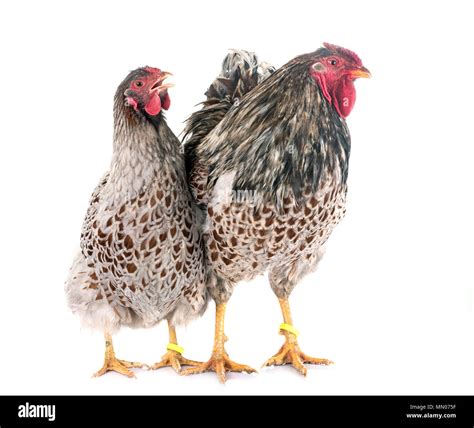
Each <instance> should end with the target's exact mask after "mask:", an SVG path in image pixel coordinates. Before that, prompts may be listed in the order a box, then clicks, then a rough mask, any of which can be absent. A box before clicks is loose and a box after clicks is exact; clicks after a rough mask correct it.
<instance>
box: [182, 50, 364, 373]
mask: <svg viewBox="0 0 474 428" xmlns="http://www.w3.org/2000/svg"><path fill="white" fill-rule="evenodd" d="M236 59H239V58H236ZM246 63H248V61H246V60H244V61H243V64H244V66H243V69H244V70H249V69H250V70H253V73H252V72H250V75H251V76H254V78H253V80H252V79H250V80H248V76H247V75H245V74H242V73H241V71H240V70H241V68H242V62H239V61H236V63H235V64H234V65H233V66H232V67H234V69H235V70H236V72H235V73H232V69H231V70H229V73H230V75H229V76H223V77H227V78H226V79H223V78H218V79H217V80H216V81H215V82H214V83H213V85H211V88H210V89H209V90H208V92H207V95H208V100H207V101H206V102H205V103H204V108H203V109H202V110H201V111H198V112H196V113H194V114H193V115H192V116H191V118H190V119H189V121H188V126H187V135H188V137H189V139H188V143H187V150H186V154H187V159H186V162H187V168H188V176H189V180H190V183H191V187H192V188H193V192H194V195H195V197H196V198H197V201H198V202H199V203H200V204H202V205H203V206H205V207H207V220H206V248H207V260H208V264H209V265H210V267H211V269H212V271H213V272H214V275H213V276H212V278H211V280H210V282H209V284H208V289H209V291H210V293H211V296H212V297H213V299H214V300H215V302H216V306H217V313H216V332H215V343H214V349H213V353H212V356H211V359H210V360H209V361H208V362H207V363H203V364H201V365H199V366H197V367H193V368H190V369H188V370H186V371H184V374H192V373H200V372H203V371H208V370H214V371H216V372H217V374H218V376H219V378H220V380H221V381H225V372H226V371H247V372H249V371H251V370H252V369H251V368H250V367H248V366H242V365H240V364H236V363H234V362H233V361H232V360H230V358H229V356H228V355H227V353H226V351H225V349H224V340H225V335H224V314H225V308H226V303H227V302H228V300H229V298H230V296H231V294H232V291H233V288H234V286H235V285H236V284H237V282H239V281H241V280H250V279H252V278H254V277H255V276H256V275H258V274H261V273H263V272H265V271H268V272H269V280H270V286H271V288H272V290H273V291H274V293H275V294H276V296H277V297H278V299H279V302H280V306H281V310H282V313H283V324H281V325H280V332H281V333H282V334H283V335H284V336H285V343H284V344H283V346H282V347H281V349H280V350H279V351H278V353H277V354H275V355H274V356H273V357H272V358H270V359H269V360H267V362H266V363H265V365H281V364H292V365H293V366H294V367H295V368H296V369H297V370H298V371H299V372H300V373H302V374H306V371H307V369H306V367H305V366H304V363H311V364H330V363H331V362H330V361H329V360H326V359H320V358H312V357H309V356H307V355H305V354H304V353H303V352H302V351H301V350H300V348H299V346H298V342H297V335H298V332H297V330H296V328H295V327H294V326H293V322H292V318H291V313H290V305H289V302H288V298H289V296H290V294H291V291H292V290H293V288H294V287H295V285H296V284H297V283H298V282H299V281H300V280H301V278H302V277H303V276H304V275H305V274H307V273H308V272H310V271H312V270H314V269H315V267H316V265H317V263H318V262H319V260H320V259H321V257H322V254H323V249H324V244H325V243H326V241H327V239H328V238H329V236H330V234H331V232H332V230H333V228H334V226H336V225H337V224H338V223H339V221H340V220H341V219H342V217H343V216H344V212H345V199H346V191H347V174H348V162H349V154H350V147H351V143H350V136H349V130H348V128H347V125H346V121H345V118H346V117H347V116H348V115H349V113H350V112H351V110H352V108H353V106H354V102H355V88H354V80H355V79H357V78H359V77H369V76H370V74H369V71H368V70H367V69H366V68H365V67H364V66H363V65H362V62H361V60H360V59H359V57H358V56H357V55H356V54H355V53H353V52H351V51H349V50H347V49H344V48H341V47H339V46H335V45H331V44H328V43H325V44H324V47H322V48H320V49H318V50H316V51H315V52H312V53H310V54H306V55H301V56H299V57H297V58H295V59H293V60H292V61H290V62H289V63H287V64H286V65H284V66H283V67H282V68H280V69H279V70H277V71H276V72H275V73H273V74H272V75H271V76H269V77H268V78H266V79H264V80H263V79H262V80H263V81H262V82H261V83H258V84H256V83H257V80H259V79H258V78H256V77H255V73H256V72H257V70H258V67H255V63H254V64H253V67H247V66H245V64H246ZM247 81H249V82H251V83H250V84H248V85H246V82H247ZM240 88H243V91H245V92H247V93H246V95H244V96H243V97H242V98H240V97H237V98H239V99H238V102H233V98H234V93H235V92H237V93H238V94H240V95H241V94H242V90H241V89H240Z"/></svg>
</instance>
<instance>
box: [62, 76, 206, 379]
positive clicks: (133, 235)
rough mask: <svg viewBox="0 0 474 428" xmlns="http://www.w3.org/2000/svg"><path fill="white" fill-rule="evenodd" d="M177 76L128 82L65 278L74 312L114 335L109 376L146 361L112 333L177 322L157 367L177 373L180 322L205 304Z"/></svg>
mask: <svg viewBox="0 0 474 428" xmlns="http://www.w3.org/2000/svg"><path fill="white" fill-rule="evenodd" d="M168 75H169V73H165V72H162V71H161V70H159V69H155V68H151V67H146V68H141V69H138V70H135V71H133V72H132V73H130V74H129V75H128V76H127V78H126V79H125V80H124V81H123V82H122V83H121V84H120V86H119V87H118V89H117V92H116V95H115V101H114V150H113V157H112V162H111V167H110V172H109V173H108V174H106V176H105V177H104V178H103V179H102V180H101V182H100V184H99V186H98V187H97V188H96V189H95V191H94V193H93V195H92V198H91V201H90V205H89V209H88V211H87V215H86V218H85V221H84V225H83V229H82V235H81V252H80V253H79V254H78V255H77V257H76V259H75V261H74V264H73V266H72V268H71V273H70V277H69V279H68V281H67V283H66V293H67V297H68V302H69V306H70V307H71V309H72V311H73V312H74V313H76V314H77V315H79V316H80V318H81V320H82V322H83V324H84V325H86V326H90V327H93V328H97V329H99V330H101V331H103V332H104V334H105V336H106V355H105V362H104V366H103V367H102V369H101V370H100V371H99V372H98V373H97V374H98V375H101V374H103V373H105V372H106V371H109V370H112V371H116V372H119V373H122V374H125V375H127V376H133V372H132V371H131V370H129V369H130V368H133V367H141V366H142V364H140V363H130V362H127V361H122V360H118V359H117V358H115V354H114V351H113V347H112V339H111V336H110V335H111V334H112V333H114V332H116V331H117V330H118V329H119V328H120V327H121V326H123V325H127V326H133V327H137V326H142V327H150V326H153V325H155V324H157V323H158V322H159V321H161V320H163V319H166V320H168V323H169V331H170V344H169V345H168V352H167V353H166V354H165V355H164V356H163V359H162V361H161V362H160V363H157V364H155V366H153V367H154V368H160V367H164V366H166V365H171V366H173V368H175V370H177V371H179V370H180V366H181V365H183V364H193V362H192V361H190V360H187V359H185V358H184V357H182V356H181V355H180V347H179V346H178V345H177V341H176V332H175V326H176V325H177V324H180V323H183V322H186V321H188V320H189V319H191V318H192V317H194V316H197V315H199V314H201V313H202V312H203V310H204V308H205V304H206V300H207V299H206V295H207V294H206V289H205V268H204V259H203V246H202V239H201V234H200V230H199V227H198V223H199V221H198V219H197V211H196V207H195V204H194V202H193V200H192V196H191V194H190V192H189V189H188V186H187V182H186V176H185V169H184V159H183V155H182V150H181V144H180V142H179V140H178V139H177V138H176V136H175V135H174V134H173V133H172V131H171V130H170V129H169V127H168V125H167V124H166V121H165V118H164V117H163V114H162V109H168V107H169V105H170V99H169V95H168V91H167V90H168V88H169V87H170V86H171V85H169V84H166V83H163V80H164V79H165V78H166V77H167V76H168Z"/></svg>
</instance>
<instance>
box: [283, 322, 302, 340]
mask: <svg viewBox="0 0 474 428" xmlns="http://www.w3.org/2000/svg"><path fill="white" fill-rule="evenodd" d="M280 330H286V331H289V332H290V333H291V334H294V335H295V336H297V337H298V335H299V334H300V332H299V331H298V330H297V329H296V328H295V327H293V326H292V325H291V324H287V323H285V322H284V323H281V324H280Z"/></svg>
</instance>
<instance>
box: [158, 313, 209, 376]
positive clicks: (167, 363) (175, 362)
mask: <svg viewBox="0 0 474 428" xmlns="http://www.w3.org/2000/svg"><path fill="white" fill-rule="evenodd" d="M168 332H169V343H168V346H167V347H166V349H167V352H166V354H164V355H163V356H162V357H161V361H160V362H159V363H156V364H153V365H152V366H151V367H150V370H157V369H161V368H163V367H172V368H173V369H174V371H175V372H176V373H180V372H181V366H197V365H199V364H201V363H199V362H197V361H193V360H188V359H187V358H184V357H183V355H182V353H183V352H184V349H183V348H181V346H179V345H178V339H177V338H176V329H175V328H174V327H173V326H172V325H171V323H170V322H169V321H168Z"/></svg>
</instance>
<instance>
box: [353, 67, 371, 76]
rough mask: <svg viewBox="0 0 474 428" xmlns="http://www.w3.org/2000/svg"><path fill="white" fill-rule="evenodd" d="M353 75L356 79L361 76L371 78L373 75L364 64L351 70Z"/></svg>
mask: <svg viewBox="0 0 474 428" xmlns="http://www.w3.org/2000/svg"><path fill="white" fill-rule="evenodd" d="M350 74H351V77H353V78H354V79H357V78H359V77H362V78H366V79H368V78H370V77H372V75H371V74H370V71H369V70H367V69H366V68H365V67H364V66H362V65H361V66H360V67H358V68H356V69H354V70H352V71H351V73H350Z"/></svg>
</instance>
